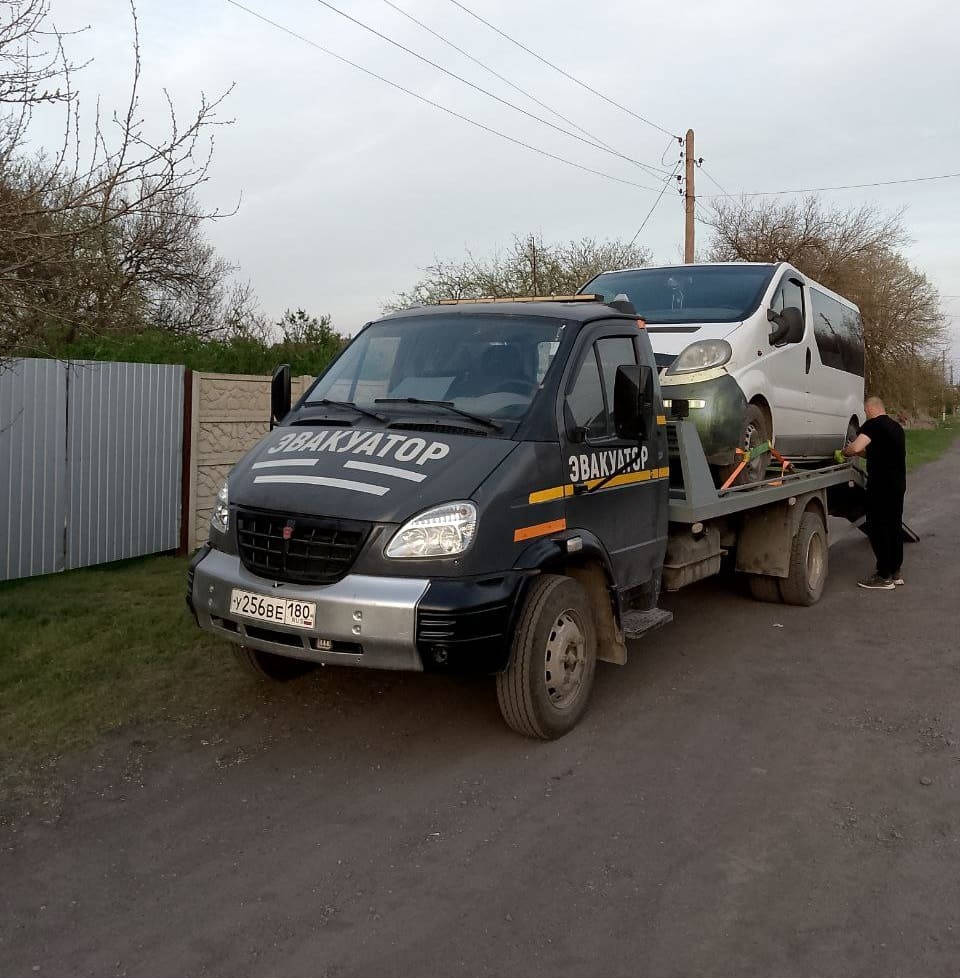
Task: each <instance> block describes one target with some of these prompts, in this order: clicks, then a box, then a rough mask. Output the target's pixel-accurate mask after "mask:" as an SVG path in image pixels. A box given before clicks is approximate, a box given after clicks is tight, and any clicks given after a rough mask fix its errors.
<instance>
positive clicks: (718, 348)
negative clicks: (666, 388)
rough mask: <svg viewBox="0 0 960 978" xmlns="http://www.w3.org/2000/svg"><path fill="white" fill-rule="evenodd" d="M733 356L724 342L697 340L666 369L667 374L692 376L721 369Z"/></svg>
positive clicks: (731, 350)
mask: <svg viewBox="0 0 960 978" xmlns="http://www.w3.org/2000/svg"><path fill="white" fill-rule="evenodd" d="M732 356H733V349H732V348H731V346H730V344H729V343H728V342H727V341H726V340H699V341H698V342H697V343H691V344H690V345H689V346H688V347H687V348H686V349H685V350H684V351H683V353H681V354H680V356H678V357H677V359H676V360H674V361H673V363H671V364H670V366H669V367H667V374H668V375H670V376H673V375H675V374H692V373H696V372H697V371H699V370H710V369H711V368H713V367H722V366H723V365H724V364H725V363H727V362H728V361H729V360H730V357H732Z"/></svg>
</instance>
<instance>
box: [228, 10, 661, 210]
mask: <svg viewBox="0 0 960 978" xmlns="http://www.w3.org/2000/svg"><path fill="white" fill-rule="evenodd" d="M226 2H227V3H229V4H230V5H231V6H233V7H236V8H237V9H238V10H242V11H243V12H244V13H247V14H250V16H251V17H256V18H257V20H260V21H263V23H265V24H269V25H270V26H271V27H274V28H276V29H277V30H278V31H282V32H283V33H284V34H287V35H289V36H290V37H294V38H296V39H297V40H298V41H303V42H304V44H309V45H310V47H312V48H316V49H317V50H318V51H322V52H323V53H324V54H326V55H329V56H330V57H331V58H335V59H336V60H337V61H340V62H341V63H343V64H345V65H349V66H350V67H351V68H355V69H356V70H357V71H361V72H363V74H365V75H369V76H370V77H371V78H376V79H377V81H381V82H383V83H384V84H385V85H389V86H390V87H391V88H395V89H396V90H397V91H399V92H403V93H404V94H405V95H410V96H411V97H412V98H415V99H417V101H419V102H423V103H424V104H425V105H430V106H432V107H433V108H435V109H439V110H440V111H441V112H445V113H446V114H447V115H450V116H453V117H454V118H455V119H459V120H460V121H461V122H466V123H468V124H469V125H471V126H474V127H476V128H477V129H482V130H483V131H484V132H488V133H491V134H492V135H494V136H498V137H499V138H500V139H505V140H506V141H507V142H509V143H513V144H514V145H515V146H522V147H523V148H524V149H529V150H532V151H533V152H534V153H539V154H540V155H541V156H545V157H547V159H551V160H556V161H557V162H558V163H563V164H564V165H566V166H571V167H573V168H574V169H576V170H582V171H583V172H584V173H592V174H593V175H594V176H598V177H603V178H604V179H605V180H612V181H613V182H614V183H622V184H624V185H625V186H627V187H635V188H637V189H638V190H646V191H648V192H649V193H653V194H655V193H658V192H659V188H658V187H645V186H644V185H643V184H641V183H634V181H633V180H625V179H623V178H622V177H616V176H614V175H613V174H612V173H605V172H604V171H603V170H594V169H593V168H592V167H589V166H584V165H583V164H582V163H574V162H573V160H568V159H566V158H565V157H563V156H557V155H555V154H554V153H550V152H548V151H547V150H545V149H540V147H538V146H534V145H532V144H531V143H527V142H524V141H523V140H522V139H516V138H515V137H513V136H508V135H507V134H506V133H503V132H500V130H499V129H494V128H492V127H491V126H487V125H484V124H483V123H482V122H477V121H476V119H471V118H470V117H469V116H465V115H463V114H462V113H460V112H457V111H456V110H455V109H451V108H448V107H447V106H446V105H442V104H441V103H440V102H435V101H434V100H433V99H431V98H427V96H426V95H421V94H420V93H419V92H414V91H413V90H412V89H409V88H404V86H403V85H401V84H399V83H398V82H395V81H391V80H390V79H389V78H385V77H384V76H383V75H378V74H377V73H376V72H375V71H371V70H370V69H369V68H364V67H363V65H360V64H357V63H356V62H355V61H351V60H350V59H349V58H345V57H343V55H341V54H337V53H336V52H335V51H331V50H330V48H327V47H324V46H323V45H322V44H319V43H318V42H317V41H314V40H311V39H310V38H309V37H304V35H303V34H298V33H297V32H296V31H294V30H292V29H291V28H289V27H285V26H284V25H283V24H280V23H278V22H277V21H275V20H271V19H270V18H269V17H266V16H264V15H263V14H261V13H258V12H257V11H256V10H252V9H251V8H250V7H247V6H245V5H244V4H242V3H240V0H226Z"/></svg>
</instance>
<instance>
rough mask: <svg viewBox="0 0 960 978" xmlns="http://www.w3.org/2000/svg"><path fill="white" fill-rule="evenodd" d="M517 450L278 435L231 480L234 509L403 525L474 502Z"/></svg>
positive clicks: (457, 442)
mask: <svg viewBox="0 0 960 978" xmlns="http://www.w3.org/2000/svg"><path fill="white" fill-rule="evenodd" d="M516 447H517V442H514V441H510V440H508V439H505V438H485V437H482V436H471V435H456V434H447V433H443V434H440V435H438V434H437V433H435V432H419V431H397V430H396V429H392V430H388V429H382V428H381V429H362V428H344V427H334V426H325V425H323V424H316V425H311V426H310V427H300V426H297V427H290V428H276V429H275V430H274V431H272V432H271V433H270V434H269V435H267V436H266V437H265V438H264V439H263V440H262V441H261V442H260V443H259V444H258V445H257V446H256V447H255V448H254V449H253V450H252V451H251V452H249V453H248V454H247V456H246V457H245V458H244V459H242V460H241V461H240V462H239V463H238V464H237V466H236V467H235V468H234V469H233V471H232V472H231V473H230V477H229V480H228V481H229V494H230V503H231V504H232V505H239V506H250V507H255V508H257V509H267V510H274V511H279V512H283V513H296V514H300V515H303V516H333V517H340V518H344V519H358V520H372V521H374V522H378V523H398V522H401V521H403V520H406V519H408V518H409V517H411V516H413V515H415V514H416V513H419V512H420V511H422V510H424V509H426V508H427V507H429V506H435V505H437V504H439V503H446V502H451V501H453V500H457V499H468V498H469V497H470V496H471V495H472V494H473V492H474V491H475V490H476V489H477V487H478V486H479V485H480V483H481V482H483V480H484V479H485V478H486V477H487V476H488V475H489V474H490V473H491V472H492V471H493V470H494V469H495V468H496V467H497V466H498V465H499V464H500V463H501V462H502V461H503V460H504V459H505V458H506V457H507V456H508V455H509V454H510V453H511V452H512V451H513V450H514V449H515V448H516Z"/></svg>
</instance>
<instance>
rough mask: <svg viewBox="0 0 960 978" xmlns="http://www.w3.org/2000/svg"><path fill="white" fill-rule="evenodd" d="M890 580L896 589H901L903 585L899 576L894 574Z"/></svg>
mask: <svg viewBox="0 0 960 978" xmlns="http://www.w3.org/2000/svg"><path fill="white" fill-rule="evenodd" d="M891 580H892V581H893V583H894V584H895V585H896V586H897V587H902V586H903V584H904V580H903V578H902V577H901V576H900V575H899V574H894V575H893V577H892V578H891Z"/></svg>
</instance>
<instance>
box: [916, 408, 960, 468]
mask: <svg viewBox="0 0 960 978" xmlns="http://www.w3.org/2000/svg"><path fill="white" fill-rule="evenodd" d="M905 434H906V438H907V468H908V469H915V468H916V467H917V466H918V465H923V463H924V462H932V461H933V460H934V459H937V458H939V457H940V456H941V455H942V454H943V453H944V452H945V451H946V450H947V449H948V448H949V447H950V446H951V445H952V444H953V440H954V438H956V437H957V436H958V435H960V421H958V420H957V418H956V417H953V416H948V417H947V420H946V421H943V422H940V423H938V424H937V426H936V427H935V428H912V429H911V428H908V429H907V431H906V432H905Z"/></svg>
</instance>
